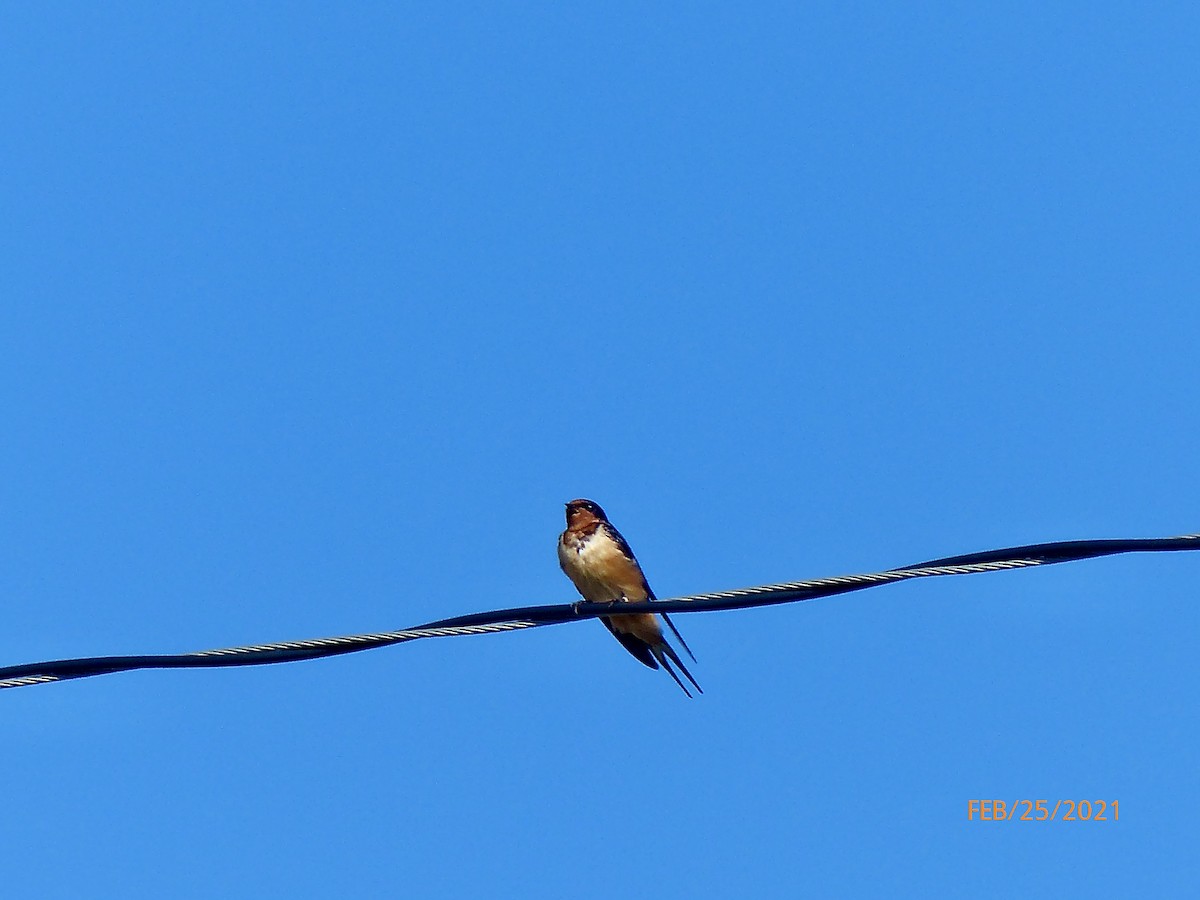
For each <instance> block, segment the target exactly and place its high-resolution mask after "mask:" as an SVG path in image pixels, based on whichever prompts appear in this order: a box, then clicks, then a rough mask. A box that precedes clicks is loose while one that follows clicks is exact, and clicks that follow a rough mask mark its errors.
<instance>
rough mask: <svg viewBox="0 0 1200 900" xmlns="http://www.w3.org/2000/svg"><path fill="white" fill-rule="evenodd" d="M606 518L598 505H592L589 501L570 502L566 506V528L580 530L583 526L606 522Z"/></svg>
mask: <svg viewBox="0 0 1200 900" xmlns="http://www.w3.org/2000/svg"><path fill="white" fill-rule="evenodd" d="M607 521H608V516H606V515H604V510H602V509H601V508H600V504H599V503H593V502H592V501H591V500H582V499H580V500H572V501H571V502H570V503H568V504H567V527H568V528H580V527H582V526H584V525H590V524H591V523H592V522H607Z"/></svg>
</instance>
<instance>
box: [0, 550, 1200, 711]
mask: <svg viewBox="0 0 1200 900" xmlns="http://www.w3.org/2000/svg"><path fill="white" fill-rule="evenodd" d="M1177 550H1200V534H1186V535H1181V536H1179V537H1173V538H1131V539H1124V540H1098V541H1059V542H1055V543H1048V544H1029V545H1027V546H1023V547H1009V548H1007V549H1002V550H988V551H984V552H982V553H969V554H965V555H961V556H950V557H945V558H943V559H935V560H930V561H928V562H923V563H916V564H914V565H911V566H905V567H903V568H899V569H888V570H886V571H883V572H872V573H869V574H863V575H837V576H833V577H829V578H815V579H810V580H807V581H790V582H783V583H780V584H765V585H761V586H759V587H750V588H739V589H737V590H730V591H714V592H712V593H707V594H693V595H691V596H687V597H674V598H671V599H668V600H654V601H642V602H638V603H621V604H620V611H621V612H622V613H638V612H652V613H659V612H668V613H677V612H678V613H688V612H714V611H718V610H728V609H748V608H751V607H758V606H771V605H775V604H779V603H798V602H801V601H804V600H815V599H816V598H818V597H830V596H834V595H836V594H845V593H849V592H851V591H860V590H864V589H866V588H871V587H878V586H880V585H884V584H893V583H895V582H898V581H906V580H909V579H913V578H932V577H938V576H943V575H974V574H980V573H983V572H998V571H1004V570H1007V569H1023V568H1028V567H1030V566H1043V565H1054V564H1056V563H1064V562H1073V561H1076V560H1082V559H1094V558H1096V557H1099V556H1114V555H1116V554H1120V553H1150V552H1166V551H1177ZM612 612H613V604H608V603H588V602H584V601H580V602H578V603H563V604H557V605H553V606H526V607H518V608H514V609H500V610H492V611H489V612H481V613H473V614H470V615H466V616H457V617H455V618H451V619H442V620H439V621H437V622H430V623H428V624H425V625H419V626H417V627H416V628H406V629H402V630H400V631H382V632H375V633H371V634H352V635H347V636H344V637H329V638H313V639H309V640H301V641H278V642H275V643H270V644H254V645H250V646H244V647H225V648H221V649H217V650H202V651H199V652H195V653H181V654H174V655H159V656H100V657H90V658H86V659H61V660H53V661H50V662H40V663H28V664H25V665H17V666H7V667H4V668H0V689H3V688H15V687H27V686H30V685H34V684H47V683H50V682H54V681H67V680H70V679H74V678H89V677H92V676H94V675H108V674H111V673H113V672H130V671H134V670H138V669H205V668H224V667H228V666H257V665H268V664H272V663H282V662H295V661H298V660H302V659H319V658H322V657H326V656H338V655H341V654H343V653H357V652H359V651H361V650H372V649H375V648H376V647H385V646H388V645H391V644H402V643H406V642H408V641H415V640H420V639H421V638H430V637H459V636H465V635H470V634H492V633H496V632H502V631H515V630H518V629H522V628H539V627H541V626H544V625H559V624H563V623H565V622H575V621H581V620H583V619H594V618H596V617H597V616H603V615H609V614H611V613H612Z"/></svg>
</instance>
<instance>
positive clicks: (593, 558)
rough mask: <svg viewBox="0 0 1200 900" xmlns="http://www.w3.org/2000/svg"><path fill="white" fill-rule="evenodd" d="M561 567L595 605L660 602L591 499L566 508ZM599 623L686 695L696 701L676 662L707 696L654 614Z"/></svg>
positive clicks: (625, 545) (560, 542) (603, 618)
mask: <svg viewBox="0 0 1200 900" xmlns="http://www.w3.org/2000/svg"><path fill="white" fill-rule="evenodd" d="M558 564H559V565H560V566H562V570H563V571H564V572H566V573H567V577H568V578H570V579H571V581H572V582H574V583H575V587H576V588H578V590H579V593H580V595H582V597H583V599H584V600H588V601H590V602H592V603H613V602H626V601H633V602H637V601H640V600H657V599H658V598H657V597H655V596H654V591H652V590H650V585H649V584H647V583H646V576H645V575H643V574H642V567H641V566H640V565H638V561H637V557H635V556H634V555H633V551H632V550H630V549H629V544H628V543H626V541H625V538H623V537H621V532H619V531H617V529H616V528H614V527H613V526H612V523H610V522H609V521H608V516H606V515H605V514H604V510H602V509H601V508H600V506H599V504H597V503H593V502H592V501H591V500H572V501H571V502H570V503H568V504H567V530H566V531H564V532H563V533H562V535H561V536H560V537H559V539H558ZM662 618H663V621H664V622H666V623H667V627H668V628H670V629H671V633H672V634H674V635H675V638H676V640H678V641H679V643H680V644H681V645H682V646H683V649H684V650H686V651H687V655H688V656H690V657H692V662H695V661H696V657H695V655H694V654H693V653H692V650H691V648H690V647H688V645H687V641H685V640H684V639H683V636H682V635H681V634H680V633H679V631H678V629H676V628H675V625H674V623H673V622H672V621H671V620H670V619H669V618H667V614H666V613H663V614H662ZM600 621H601V622H603V623H604V624H605V625H606V626H608V630H609V631H611V632H612V633H613V636H614V637H616V639H617V640H618V641H620V642H621V646H622V647H624V648H625V649H626V650H628V651H629V652H630V653H632V654H633V656H634V658H635V659H637V660H638V661H639V662H641V663H643V664H645V665H647V666H649V667H650V668H652V669H657V668H658V667H659V665H660V664H661V665H662V667H663V668H664V669H666V670H667V673H668V674H669V675H670V676H671V677H672V678H674V679H675V683H676V684H678V685H679V686H680V687H681V688H682V689H683V692H684V693H685V694H687V695H688V696H689V697H690V696H692V695H691V693H690V692H689V691H688V689H687V687H686V686H685V685H684V683H683V682H682V681H680V680H679V676H678V675H676V674H675V670H674V669H673V668H671V663H674V664H675V665H677V666H678V667H679V671H681V672H683V674H684V676H685V677H686V678H687V680H688V681H690V682H691V683H692V686H693V687H695V688H696V690H697V691H699V692H700V693H701V694H703V693H704V691H703V690H702V689H701V687H700V685H699V684H697V683H696V679H695V678H693V677H692V673H691V672H689V671H688V670H687V667H686V666H685V665H684V664H683V663H682V662H681V661H680V659H679V656H678V655H677V654H676V653H675V651H674V649H672V647H671V645H670V644H668V643H667V642H666V640H665V639H664V638H663V632H662V628H660V627H659V624H658V617H657V616H655V615H654V614H652V613H634V614H630V615H624V616H622V615H615V616H601V617H600Z"/></svg>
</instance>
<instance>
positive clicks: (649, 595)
mask: <svg viewBox="0 0 1200 900" xmlns="http://www.w3.org/2000/svg"><path fill="white" fill-rule="evenodd" d="M600 527H601V528H603V529H604V533H605V534H607V535H608V536H609V537H610V538H612V539H613V541H614V542H615V543H616V545H617V549H618V550H620V551H621V553H622V555H623V556H624V557H625V558H626V559H627V560H629V561H630V562H631V563H633V564H634V565H635V566H637V570H638V574H639V575H641V576H642V590H644V591H645V592H646V599H647V600H650V601H654V600H657V599H658V597H656V596H654V591H653V590H651V588H650V582H648V581H646V573H645V572H643V571H642V565H641V563H639V562H638V561H637V557H636V556H634V555H633V548H631V547H630V546H629V542H628V541H627V540H625V537H624V535H622V534H621V532H619V531H617V529H616V527H615V526H614V525H613V524H612V523H611V522H602V523H601V524H600ZM659 615H661V616H662V617H663V621H664V622H666V623H667V627H668V628H670V629H671V634H673V635H675V640H677V641H679V643H680V645H681V646H682V647H683V649H684V650H685V651H686V652H687V655H688V656H690V657H691V658H692V662H696V654H695V653H693V652H692V648H691V647H689V646H688V642H687V641H685V640H684V639H683V635H682V634H680V633H679V629H678V628H676V627H675V623H674V622H672V621H671V617H670V616H668V615H667V614H666V613H659ZM630 652H632V651H630ZM634 656H637V654H636V653H634ZM639 659H640V657H639ZM642 661H643V662H645V660H642ZM654 668H658V667H657V666H654ZM680 668H682V666H681V667H680ZM685 671H686V670H685ZM692 683H693V684H695V682H692ZM696 687H697V688H699V687H700V686H699V685H696Z"/></svg>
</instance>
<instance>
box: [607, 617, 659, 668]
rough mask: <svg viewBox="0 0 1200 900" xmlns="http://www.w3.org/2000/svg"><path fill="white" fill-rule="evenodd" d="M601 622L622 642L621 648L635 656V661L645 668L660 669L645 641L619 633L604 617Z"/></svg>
mask: <svg viewBox="0 0 1200 900" xmlns="http://www.w3.org/2000/svg"><path fill="white" fill-rule="evenodd" d="M600 621H601V622H603V623H604V627H605V628H607V629H608V630H609V631H611V632H612V635H613V637H615V638H616V639H617V640H618V641H620V642H621V646H622V647H624V648H625V649H626V650H628V651H629V652H630V653H632V654H633V658H634V659H636V660H637V661H638V662H640V663H641V664H642V665H644V666H649V667H650V668H652V669H657V668H658V660H656V659H655V658H654V654H652V653H651V652H650V645H649V644H647V643H646V642H645V641H640V640H638V639H637V638H635V637H634V636H633V635H632V634H626V633H625V632H623V631H617V629H615V628H613V626H612V622H610V621H608V619H607V618H605V617H603V616H602V617H601V618H600Z"/></svg>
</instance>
